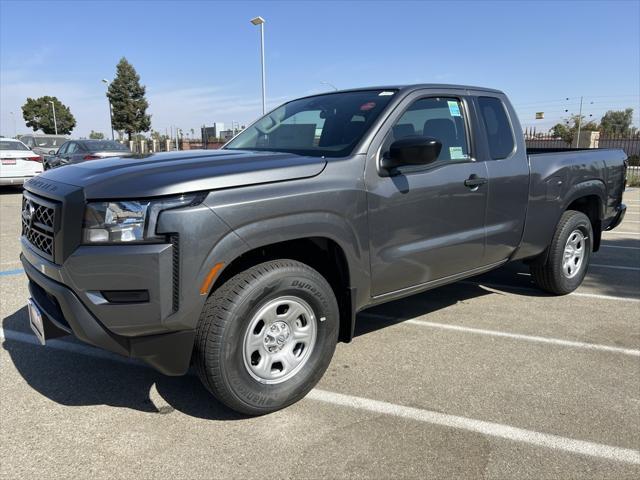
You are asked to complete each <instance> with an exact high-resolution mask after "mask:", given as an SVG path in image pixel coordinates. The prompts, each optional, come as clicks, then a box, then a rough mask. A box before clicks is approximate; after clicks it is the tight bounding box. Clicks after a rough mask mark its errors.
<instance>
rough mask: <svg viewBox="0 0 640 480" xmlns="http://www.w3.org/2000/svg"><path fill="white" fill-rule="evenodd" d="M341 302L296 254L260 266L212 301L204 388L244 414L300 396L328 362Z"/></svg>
mask: <svg viewBox="0 0 640 480" xmlns="http://www.w3.org/2000/svg"><path fill="white" fill-rule="evenodd" d="M338 326H339V313H338V304H337V301H336V298H335V295H334V293H333V290H332V289H331V286H330V285H329V284H328V283H327V281H326V280H325V279H324V277H322V276H321V275H320V274H319V273H318V272H317V271H315V270H314V269H312V268H311V267H309V266H307V265H305V264H303V263H300V262H297V261H294V260H275V261H271V262H266V263H262V264H260V265H256V266H255V267H252V268H250V269H248V270H246V271H244V272H242V273H239V274H238V275H236V276H234V277H233V278H231V279H229V280H228V281H227V282H225V283H224V284H223V285H222V286H221V287H220V288H219V289H217V290H216V291H215V292H213V294H212V295H211V296H210V297H209V299H208V300H207V302H206V304H205V306H204V309H203V311H202V314H201V315H200V320H199V324H198V330H197V336H196V343H195V347H194V363H195V366H196V369H197V371H198V375H199V377H200V379H201V380H202V382H203V384H204V385H205V387H206V388H207V389H208V390H209V391H211V393H213V394H214V395H215V396H216V397H217V398H218V399H219V400H220V401H221V402H222V403H224V404H225V405H227V406H228V407H230V408H232V409H233V410H236V411H238V412H241V413H245V414H249V415H261V414H265V413H269V412H272V411H275V410H279V409H281V408H284V407H286V406H288V405H291V404H292V403H294V402H296V401H298V400H300V399H301V398H303V397H304V396H305V395H306V394H307V393H308V392H309V390H311V389H312V388H313V387H314V385H315V384H316V383H317V382H318V381H319V380H320V378H321V377H322V375H323V374H324V372H325V370H326V369H327V367H328V366H329V363H330V361H331V357H332V356H333V352H334V350H335V347H336V343H337V339H338Z"/></svg>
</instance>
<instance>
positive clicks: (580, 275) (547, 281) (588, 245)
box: [529, 210, 593, 295]
mask: <svg viewBox="0 0 640 480" xmlns="http://www.w3.org/2000/svg"><path fill="white" fill-rule="evenodd" d="M576 230H578V231H580V232H581V233H582V235H583V236H584V246H583V248H584V257H583V259H582V262H581V264H580V266H579V268H577V269H576V270H577V271H576V272H575V273H573V272H572V274H573V276H572V277H570V278H568V277H567V275H565V274H564V273H563V267H562V263H563V257H564V250H565V245H566V244H567V240H568V239H569V236H570V235H571V234H572V233H573V232H574V231H576ZM592 249H593V229H592V227H591V221H590V220H589V217H587V216H586V215H585V214H584V213H582V212H577V211H575V210H567V211H566V212H564V213H563V214H562V217H560V221H559V222H558V226H557V227H556V231H555V233H554V235H553V240H552V241H551V245H549V247H548V249H547V251H548V255H547V256H546V261H542V260H538V261H534V262H533V263H531V265H530V267H529V268H530V271H531V275H532V276H533V280H534V282H535V283H536V285H537V286H538V287H539V288H541V289H542V290H545V291H547V292H549V293H553V294H555V295H566V294H568V293H571V292H573V291H574V290H575V289H576V288H578V287H579V286H580V284H582V281H583V280H584V276H585V275H586V274H587V269H588V267H589V260H590V259H591V252H592Z"/></svg>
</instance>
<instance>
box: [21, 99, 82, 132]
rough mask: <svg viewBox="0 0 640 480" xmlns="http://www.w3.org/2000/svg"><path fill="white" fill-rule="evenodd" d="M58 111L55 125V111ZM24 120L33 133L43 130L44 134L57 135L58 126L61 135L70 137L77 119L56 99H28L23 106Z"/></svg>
mask: <svg viewBox="0 0 640 480" xmlns="http://www.w3.org/2000/svg"><path fill="white" fill-rule="evenodd" d="M51 102H53V107H54V108H55V110H56V115H55V124H54V121H53V109H52V106H51ZM22 118H24V120H25V122H27V127H31V128H33V131H34V132H35V131H37V130H42V131H43V132H44V133H47V134H52V133H56V125H57V126H58V133H59V134H60V135H68V134H70V133H71V131H72V130H73V127H75V126H76V119H75V118H74V116H73V114H72V113H71V110H69V107H67V106H66V105H65V104H63V103H62V102H61V101H60V100H58V99H57V98H56V97H49V96H45V97H40V98H36V99H33V98H27V101H26V103H25V104H24V105H23V106H22Z"/></svg>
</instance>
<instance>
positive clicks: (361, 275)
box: [198, 212, 370, 306]
mask: <svg viewBox="0 0 640 480" xmlns="http://www.w3.org/2000/svg"><path fill="white" fill-rule="evenodd" d="M312 237H316V238H327V239H329V240H332V241H334V242H335V243H336V244H337V245H338V246H339V247H340V248H341V249H342V251H343V252H344V255H345V258H346V261H347V267H348V269H349V279H350V285H349V287H350V288H355V289H357V294H358V298H357V299H355V298H354V299H352V301H353V303H354V305H358V306H362V305H366V304H367V302H368V300H369V285H370V281H369V271H368V268H367V267H368V249H362V248H361V242H360V241H359V240H358V236H357V235H356V232H355V231H354V229H353V228H352V227H351V226H350V225H349V224H348V223H347V222H346V221H345V220H344V218H342V217H340V216H338V215H337V214H335V213H332V212H305V213H294V214H291V215H282V216H278V217H271V218H268V219H264V220H259V221H256V222H252V223H249V224H246V225H242V226H240V227H237V228H236V229H235V230H231V231H229V232H228V233H227V234H226V235H225V236H224V237H222V238H221V239H220V241H218V242H217V243H216V245H215V246H213V248H212V249H211V251H210V252H209V254H208V255H207V257H206V260H205V261H204V263H203V264H202V266H201V268H200V271H199V273H198V279H199V281H204V279H205V277H206V276H207V274H208V272H209V270H210V269H211V267H212V266H213V265H215V264H217V263H219V262H223V263H224V266H223V268H222V269H221V270H220V271H219V272H218V276H219V275H221V274H222V273H223V272H224V270H225V269H226V268H227V267H228V266H229V265H230V264H231V263H232V262H233V261H234V260H235V259H237V258H238V257H240V256H241V255H243V254H245V253H247V252H249V251H251V250H254V249H256V248H259V247H264V246H268V245H273V244H276V243H281V242H285V241H290V240H299V239H304V238H312Z"/></svg>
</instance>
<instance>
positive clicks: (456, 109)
mask: <svg viewBox="0 0 640 480" xmlns="http://www.w3.org/2000/svg"><path fill="white" fill-rule="evenodd" d="M447 105H449V113H450V114H451V116H452V117H461V116H462V115H461V114H460V105H458V102H454V101H451V100H449V101H447Z"/></svg>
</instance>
